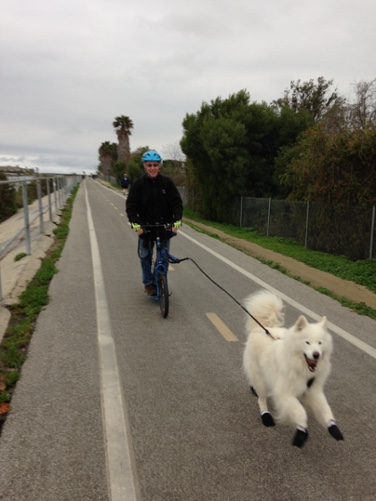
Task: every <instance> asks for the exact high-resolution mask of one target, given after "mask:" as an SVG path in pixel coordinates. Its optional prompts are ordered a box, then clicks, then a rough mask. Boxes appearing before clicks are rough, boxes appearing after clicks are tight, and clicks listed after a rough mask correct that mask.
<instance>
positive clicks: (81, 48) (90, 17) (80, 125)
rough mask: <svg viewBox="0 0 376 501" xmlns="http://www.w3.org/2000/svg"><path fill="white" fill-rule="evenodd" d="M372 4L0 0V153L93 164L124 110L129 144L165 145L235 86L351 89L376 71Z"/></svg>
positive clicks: (271, 93)
mask: <svg viewBox="0 0 376 501" xmlns="http://www.w3.org/2000/svg"><path fill="white" fill-rule="evenodd" d="M375 14H376V4H375V3H374V2H370V1H368V0H359V1H358V2H356V3H354V2H353V0H343V1H342V2H337V1H335V0H325V1H324V0H317V1H315V2H313V1H311V2H310V1H308V2H298V1H297V0H284V1H283V2H281V1H280V0H268V1H266V2H258V3H256V2H251V1H249V0H231V1H230V0H219V1H218V0H206V1H205V2H202V1H198V0H191V1H190V2H188V3H187V2H176V0H174V1H173V0H157V1H154V0H139V1H138V2H137V5H135V4H134V2H131V1H130V0H128V1H125V2H124V0H91V1H90V2H88V1H86V0H65V1H64V2H60V1H58V0H51V1H50V2H45V0H33V2H29V1H27V0H19V1H17V2H15V1H14V0H3V1H2V15H1V19H0V49H1V53H2V62H1V65H2V68H1V73H2V78H1V80H0V91H1V93H0V95H1V101H2V102H1V114H0V162H1V163H4V161H5V159H6V158H14V159H18V160H19V165H25V166H30V162H32V164H33V165H34V166H37V167H39V168H41V169H44V170H48V169H59V168H61V169H62V170H63V169H72V170H74V171H76V172H77V171H79V172H81V171H83V170H89V169H93V170H94V169H96V167H97V165H98V148H99V146H100V145H101V143H102V142H104V141H113V142H115V141H116V135H115V132H114V130H113V128H112V121H113V119H114V117H115V116H118V115H122V114H124V115H128V116H129V117H130V118H131V119H132V120H133V123H134V131H133V134H132V136H131V148H132V149H136V148H137V147H139V146H146V145H148V146H150V147H153V148H156V149H158V150H159V151H161V152H163V150H165V149H166V146H168V145H172V144H175V143H176V142H177V141H179V139H180V138H181V135H182V121H183V119H184V116H185V114H186V113H195V112H196V111H198V109H199V108H200V106H201V103H202V102H203V101H210V100H212V99H215V98H216V97H218V96H221V97H227V96H228V95H229V94H232V93H235V92H238V91H239V90H240V89H247V90H248V91H249V93H250V95H251V99H252V100H256V101H259V102H261V101H266V102H270V101H272V100H273V99H277V98H278V97H280V96H281V95H282V94H283V91H284V90H285V89H286V88H288V86H289V83H290V81H291V80H297V79H301V80H309V79H310V78H314V79H316V78H317V77H319V76H324V77H325V78H326V79H334V84H335V86H337V87H338V90H339V91H340V93H342V94H343V95H345V96H348V94H349V93H350V91H351V85H352V84H353V83H354V82H355V81H360V80H366V81H371V80H373V79H374V78H375V76H376V75H375V74H374V73H373V72H374V68H373V66H372V64H371V63H372V61H373V58H374V55H373V52H374V47H375V46H376V34H375V30H374V27H373V24H374V19H375ZM27 162H29V164H28V163H27ZM54 172H56V170H55V171H54Z"/></svg>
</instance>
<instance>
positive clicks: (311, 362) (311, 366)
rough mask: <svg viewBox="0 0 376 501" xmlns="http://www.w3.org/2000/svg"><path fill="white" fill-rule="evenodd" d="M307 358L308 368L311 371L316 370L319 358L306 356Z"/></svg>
mask: <svg viewBox="0 0 376 501" xmlns="http://www.w3.org/2000/svg"><path fill="white" fill-rule="evenodd" d="M306 360H307V364H308V368H309V370H310V371H311V372H314V371H315V369H316V365H317V360H313V359H311V358H308V357H306Z"/></svg>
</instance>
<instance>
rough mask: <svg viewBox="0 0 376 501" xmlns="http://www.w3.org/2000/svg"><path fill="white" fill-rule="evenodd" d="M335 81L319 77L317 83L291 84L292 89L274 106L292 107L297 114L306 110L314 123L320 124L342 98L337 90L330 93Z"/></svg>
mask: <svg viewBox="0 0 376 501" xmlns="http://www.w3.org/2000/svg"><path fill="white" fill-rule="evenodd" d="M332 85H333V80H325V78H324V77H319V78H318V79H317V83H315V81H314V80H313V79H311V80H309V81H308V82H301V81H300V80H297V81H296V82H294V81H292V82H290V89H287V90H285V92H284V96H283V97H282V98H280V99H277V100H276V101H273V104H275V105H276V106H278V107H280V108H284V107H285V106H288V107H290V108H291V109H293V110H294V111H295V112H297V113H298V112H300V111H302V110H306V111H307V112H308V113H309V115H310V116H311V119H312V121H313V122H318V121H319V120H321V119H322V118H323V117H324V115H325V114H326V113H327V112H328V111H329V110H330V109H331V107H333V106H335V105H336V104H338V102H339V101H341V99H342V98H340V97H339V96H338V94H337V89H335V90H334V91H333V92H331V93H330V94H329V92H330V87H331V86H332Z"/></svg>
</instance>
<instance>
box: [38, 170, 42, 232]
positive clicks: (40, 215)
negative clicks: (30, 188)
mask: <svg viewBox="0 0 376 501" xmlns="http://www.w3.org/2000/svg"><path fill="white" fill-rule="evenodd" d="M40 183H41V181H40V179H37V194H38V207H39V228H40V233H41V234H43V233H44V220H43V219H44V218H43V204H42V187H41V184H40Z"/></svg>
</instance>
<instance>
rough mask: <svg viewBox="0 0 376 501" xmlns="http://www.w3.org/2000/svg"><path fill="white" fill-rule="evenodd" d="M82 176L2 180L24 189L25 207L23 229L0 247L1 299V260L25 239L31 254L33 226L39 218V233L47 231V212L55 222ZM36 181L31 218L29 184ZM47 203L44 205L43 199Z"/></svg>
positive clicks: (28, 253)
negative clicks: (34, 213)
mask: <svg viewBox="0 0 376 501" xmlns="http://www.w3.org/2000/svg"><path fill="white" fill-rule="evenodd" d="M81 179H82V177H81V176H46V177H40V176H38V177H30V176H29V177H27V178H26V177H25V178H20V179H17V180H12V181H0V185H4V184H9V185H15V186H17V187H18V188H19V187H21V190H22V202H23V208H22V209H21V211H22V212H23V225H22V227H21V229H17V230H16V232H15V233H14V235H13V236H12V237H11V238H10V239H9V240H8V241H7V242H6V243H5V244H4V245H3V246H2V247H1V248H0V300H1V299H3V292H2V284H1V261H2V259H3V258H4V257H5V256H6V255H7V254H8V253H9V252H10V250H11V249H12V248H13V246H14V244H16V243H17V242H19V241H21V240H23V239H24V240H25V252H26V254H27V255H30V254H31V231H30V229H31V227H32V225H33V224H34V223H35V221H37V220H38V219H39V234H44V232H45V222H46V220H45V214H47V213H48V220H49V221H50V222H53V217H54V216H56V215H57V214H58V211H59V210H60V209H61V208H62V207H63V205H64V203H65V201H66V199H67V198H68V196H69V195H70V194H71V192H72V189H73V188H74V186H75V185H76V184H77V183H78V182H80V181H81ZM33 182H35V183H36V187H37V198H36V200H34V202H33V203H35V202H36V201H37V210H36V215H35V217H33V218H32V219H30V211H29V203H28V185H29V184H30V183H33ZM42 183H45V190H46V192H47V194H46V195H44V196H43V195H42ZM44 199H46V200H45V201H46V202H47V204H45V206H44V207H43V200H44Z"/></svg>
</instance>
